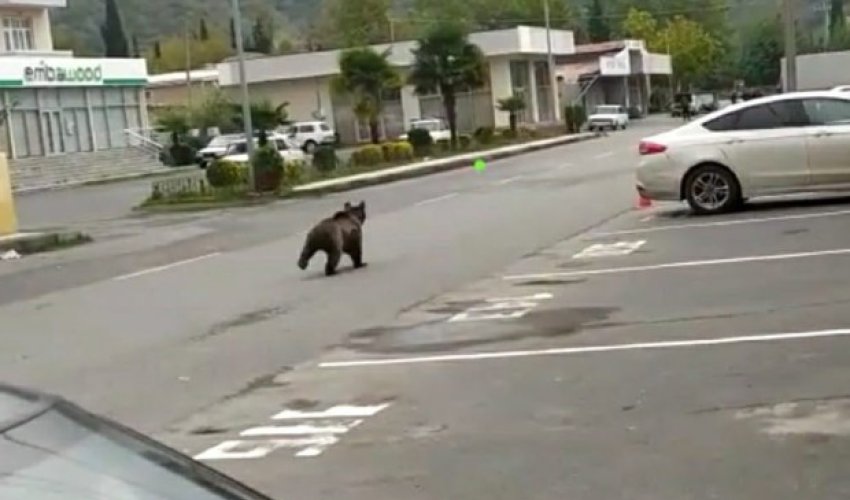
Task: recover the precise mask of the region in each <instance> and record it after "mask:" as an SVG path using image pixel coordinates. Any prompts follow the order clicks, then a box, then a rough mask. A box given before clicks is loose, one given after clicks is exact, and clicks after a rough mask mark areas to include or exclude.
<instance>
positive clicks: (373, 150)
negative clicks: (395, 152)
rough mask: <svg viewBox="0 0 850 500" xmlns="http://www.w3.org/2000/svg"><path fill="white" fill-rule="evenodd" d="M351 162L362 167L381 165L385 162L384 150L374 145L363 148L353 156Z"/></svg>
mask: <svg viewBox="0 0 850 500" xmlns="http://www.w3.org/2000/svg"><path fill="white" fill-rule="evenodd" d="M351 161H352V162H353V163H354V164H355V165H357V166H360V167H373V166H375V165H380V164H381V163H382V162H383V161H384V150H383V149H382V148H381V146H376V145H374V144H370V145H368V146H363V147H362V148H360V149H358V150H357V151H355V152H354V154H352V155H351Z"/></svg>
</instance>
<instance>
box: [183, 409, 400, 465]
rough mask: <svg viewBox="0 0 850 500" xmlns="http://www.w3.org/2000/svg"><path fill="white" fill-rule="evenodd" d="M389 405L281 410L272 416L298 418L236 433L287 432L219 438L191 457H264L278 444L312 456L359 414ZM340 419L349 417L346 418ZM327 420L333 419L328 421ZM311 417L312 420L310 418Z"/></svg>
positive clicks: (370, 413) (367, 414)
mask: <svg viewBox="0 0 850 500" xmlns="http://www.w3.org/2000/svg"><path fill="white" fill-rule="evenodd" d="M388 406H390V403H384V404H379V405H364V406H357V405H337V406H333V407H331V408H328V409H327V410H324V411H311V412H305V411H299V410H284V411H282V412H280V413H278V414H277V415H275V416H274V417H272V418H273V419H275V420H301V421H302V422H299V423H297V424H295V425H270V426H262V427H252V428H250V429H246V430H244V431H242V432H241V433H239V436H240V437H244V438H257V437H267V436H287V437H286V438H284V439H281V438H268V439H260V440H255V439H247V440H246V439H231V440H227V441H223V442H221V443H219V444H217V445H215V446H213V447H212V448H209V449H208V450H206V451H204V452H202V453H200V454H198V455H197V456H196V457H195V460H251V459H257V458H264V457H266V456H268V455H269V454H271V453H272V452H274V451H275V450H278V449H280V448H292V449H297V450H298V451H297V452H296V453H295V456H296V457H298V458H312V457H317V456H319V455H321V454H322V453H324V451H325V450H326V449H327V448H328V447H330V446H333V445H334V444H336V443H338V442H339V440H340V437H341V436H342V435H343V434H346V433H347V432H348V431H350V430H351V429H353V428H355V427H357V426H358V425H360V424H361V423H363V419H362V418H358V419H354V420H352V417H364V418H365V417H371V416H374V415H375V414H377V413H378V412H380V411H381V410H384V409H385V408H387V407H388ZM340 419H349V420H348V421H345V420H342V421H341V420H340ZM328 420H333V421H332V422H328ZM311 421H313V422H311Z"/></svg>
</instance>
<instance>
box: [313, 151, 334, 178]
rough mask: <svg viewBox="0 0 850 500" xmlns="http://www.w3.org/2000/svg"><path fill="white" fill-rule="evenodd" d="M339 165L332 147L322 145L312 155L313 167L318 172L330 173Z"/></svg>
mask: <svg viewBox="0 0 850 500" xmlns="http://www.w3.org/2000/svg"><path fill="white" fill-rule="evenodd" d="M337 165H339V158H337V156H336V149H334V147H333V146H328V145H322V146H319V147H318V148H316V151H315V152H314V153H313V166H314V167H315V168H316V170H318V171H319V172H330V171H332V170H334V169H335V168H336V167H337Z"/></svg>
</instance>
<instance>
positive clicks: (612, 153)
mask: <svg viewBox="0 0 850 500" xmlns="http://www.w3.org/2000/svg"><path fill="white" fill-rule="evenodd" d="M612 156H614V152H613V151H608V152H607V153H601V154H598V155H596V156H594V157H593V159H594V160H602V159H604V158H610V157H612Z"/></svg>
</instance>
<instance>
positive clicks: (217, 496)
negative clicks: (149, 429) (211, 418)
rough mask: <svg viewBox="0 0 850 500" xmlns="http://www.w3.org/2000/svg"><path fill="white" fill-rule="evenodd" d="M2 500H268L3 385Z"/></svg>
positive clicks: (55, 401)
mask: <svg viewBox="0 0 850 500" xmlns="http://www.w3.org/2000/svg"><path fill="white" fill-rule="evenodd" d="M0 438H2V439H0V472H2V473H0V498H4V499H16V500H28V499H33V500H35V499H38V500H93V499H97V498H102V499H107V498H109V499H121V500H131V499H132V500H155V499H156V500H164V499H168V500H271V499H270V498H269V497H267V496H265V495H263V494H261V493H259V492H257V491H254V490H252V489H251V488H249V487H247V486H245V485H243V484H241V483H239V482H237V481H235V480H233V479H231V478H229V477H227V476H225V475H224V474H222V473H220V472H217V471H215V470H213V469H212V468H210V467H207V466H206V465H204V464H202V463H200V462H197V461H195V460H193V459H191V458H189V457H188V456H186V455H183V454H182V453H179V452H177V451H175V450H173V449H171V448H168V447H166V446H164V445H162V444H160V443H158V442H156V441H154V440H152V439H150V438H148V437H146V436H144V435H142V434H140V433H138V432H136V431H133V430H131V429H128V428H126V427H124V426H122V425H119V424H117V423H115V422H112V421H110V420H107V419H105V418H102V417H98V416H96V415H92V414H91V413H89V412H87V411H85V410H83V409H82V408H80V407H78V406H76V405H74V404H73V403H70V402H68V401H65V400H64V399H61V398H57V397H54V396H49V395H45V394H40V393H36V392H32V391H28V390H24V389H19V388H16V387H11V386H6V385H2V384H0Z"/></svg>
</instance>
